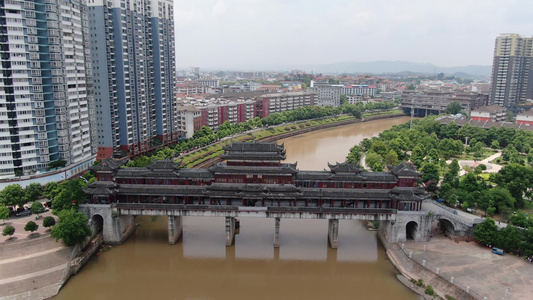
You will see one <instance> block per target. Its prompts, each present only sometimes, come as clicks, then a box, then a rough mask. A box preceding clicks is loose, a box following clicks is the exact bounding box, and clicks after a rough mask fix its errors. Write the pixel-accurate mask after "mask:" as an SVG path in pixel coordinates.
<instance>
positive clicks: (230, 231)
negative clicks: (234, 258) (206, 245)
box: [226, 217, 235, 247]
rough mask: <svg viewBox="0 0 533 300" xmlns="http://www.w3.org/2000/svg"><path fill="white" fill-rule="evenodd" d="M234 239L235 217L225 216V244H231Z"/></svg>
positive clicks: (228, 245)
mask: <svg viewBox="0 0 533 300" xmlns="http://www.w3.org/2000/svg"><path fill="white" fill-rule="evenodd" d="M234 241H235V217H226V246H227V247H230V246H233V242H234Z"/></svg>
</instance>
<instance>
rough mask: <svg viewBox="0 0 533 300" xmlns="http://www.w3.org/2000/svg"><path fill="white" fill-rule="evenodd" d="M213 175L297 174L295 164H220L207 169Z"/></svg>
mask: <svg viewBox="0 0 533 300" xmlns="http://www.w3.org/2000/svg"><path fill="white" fill-rule="evenodd" d="M209 171H211V172H213V173H215V174H238V175H249V174H297V173H298V169H296V164H285V163H284V164H281V165H280V166H228V165H227V164H226V163H225V162H220V163H217V164H215V165H214V166H212V167H211V168H209Z"/></svg>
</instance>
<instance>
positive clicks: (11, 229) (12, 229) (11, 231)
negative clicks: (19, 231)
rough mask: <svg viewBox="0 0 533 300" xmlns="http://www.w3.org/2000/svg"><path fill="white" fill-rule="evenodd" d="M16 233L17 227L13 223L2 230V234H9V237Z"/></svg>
mask: <svg viewBox="0 0 533 300" xmlns="http://www.w3.org/2000/svg"><path fill="white" fill-rule="evenodd" d="M14 233H15V227H13V226H11V225H7V226H6V227H4V230H2V235H3V236H6V235H9V238H11V236H12V235H13V234H14Z"/></svg>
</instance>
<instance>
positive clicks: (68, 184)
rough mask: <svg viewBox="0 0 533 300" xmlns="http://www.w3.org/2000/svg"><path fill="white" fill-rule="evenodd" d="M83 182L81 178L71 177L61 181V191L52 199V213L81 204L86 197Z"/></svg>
mask: <svg viewBox="0 0 533 300" xmlns="http://www.w3.org/2000/svg"><path fill="white" fill-rule="evenodd" d="M84 187H85V183H84V182H83V181H82V180H81V179H73V180H67V181H63V182H62V183H61V192H60V193H59V194H58V195H57V196H56V197H55V199H54V200H53V201H52V208H53V209H54V214H57V213H58V212H60V211H62V210H69V209H71V208H73V207H76V205H77V204H81V203H83V202H84V201H85V199H86V198H87V195H86V194H85V193H84V192H83V190H82V189H83V188H84Z"/></svg>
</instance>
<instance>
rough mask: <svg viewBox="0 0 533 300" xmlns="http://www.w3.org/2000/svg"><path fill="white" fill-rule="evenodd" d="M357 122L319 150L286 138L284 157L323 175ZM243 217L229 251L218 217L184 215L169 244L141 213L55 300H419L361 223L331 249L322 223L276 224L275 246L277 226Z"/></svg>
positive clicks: (162, 226)
mask: <svg viewBox="0 0 533 300" xmlns="http://www.w3.org/2000/svg"><path fill="white" fill-rule="evenodd" d="M394 122H398V121H395V120H384V121H380V124H379V125H380V126H383V124H382V123H387V124H388V125H387V126H388V127H390V126H392V124H394ZM403 122H405V121H403ZM400 123H402V122H400ZM361 125H362V124H356V125H350V126H349V127H350V128H349V129H344V127H343V128H337V130H335V129H334V130H328V133H327V134H326V137H327V140H328V141H329V142H327V143H335V145H334V146H333V147H332V145H327V147H326V145H324V147H323V145H322V144H323V143H322V142H320V139H322V138H324V136H322V135H319V136H321V137H316V136H315V135H311V137H307V138H305V137H304V138H302V137H297V138H293V139H288V140H285V141H284V142H285V146H286V148H287V157H288V159H287V160H288V161H296V160H298V161H299V164H298V167H299V168H300V169H319V170H320V169H323V168H325V167H327V164H326V162H327V161H329V162H335V161H339V162H340V161H344V157H345V156H346V155H347V153H348V149H349V148H350V147H351V146H353V145H354V144H356V143H358V142H356V141H355V140H356V139H359V138H360V139H362V138H361V137H360V136H358V133H357V132H363V133H361V136H364V134H368V133H364V132H365V131H369V130H368V129H365V130H363V129H362V128H360V127H361ZM365 126H368V124H365ZM388 127H387V128H388ZM381 130H383V129H381V127H379V128H378V129H375V131H374V134H376V133H379V132H380V131H381ZM346 132H351V133H352V135H346ZM337 133H338V135H340V136H341V137H344V138H334V136H336V135H337ZM309 139H312V140H314V139H317V140H316V141H309ZM330 139H331V140H330ZM343 139H349V140H350V142H346V143H344V142H342V140H343ZM302 144H304V145H307V146H303V145H302ZM311 145H313V146H311ZM306 147H308V150H309V151H310V152H314V153H315V154H314V156H313V155H307V154H306V153H307V152H305V151H304V150H305V148H306ZM310 147H314V148H312V149H311V148H310ZM291 149H292V150H291ZM293 151H296V152H300V154H298V155H297V154H294V152H293ZM324 151H326V152H324ZM317 155H318V157H317ZM335 155H337V156H335ZM240 221H241V228H240V230H239V234H238V235H237V236H236V238H235V246H233V247H226V246H225V232H224V219H223V218H201V217H196V218H195V217H187V218H184V219H183V226H184V231H183V235H182V238H181V239H180V240H179V241H178V243H177V244H176V245H172V246H171V245H168V244H167V243H168V238H167V218H166V217H137V219H136V222H137V223H138V224H139V226H138V227H137V230H136V231H135V233H134V234H133V235H132V236H131V237H130V238H129V239H128V240H127V242H126V243H125V244H124V245H120V246H114V247H113V248H112V249H111V250H110V251H108V252H102V253H100V254H99V255H97V256H95V257H94V258H93V259H92V260H91V261H90V262H89V263H88V264H87V265H86V266H85V267H84V268H83V269H82V270H81V272H80V273H79V274H78V275H76V276H74V277H73V278H71V279H70V280H69V282H68V283H67V284H66V286H65V287H64V288H63V289H62V290H61V292H60V293H59V295H58V296H57V297H56V298H55V299H103V300H105V299H231V300H235V299H400V300H403V299H406V300H407V299H409V300H414V299H416V296H415V295H414V294H412V293H411V292H410V291H408V290H407V289H406V288H405V287H404V286H403V285H402V284H400V283H399V282H398V281H397V280H396V278H395V276H394V274H395V270H394V268H393V267H392V265H391V264H390V263H389V262H388V261H387V259H386V255H385V252H384V249H383V248H382V247H381V245H380V244H379V241H378V239H377V237H376V234H375V232H371V231H367V230H366V229H365V226H364V224H363V223H361V222H359V221H347V220H341V221H340V224H339V245H338V249H337V250H334V249H331V248H329V247H328V244H327V227H328V226H327V221H325V220H292V219H282V220H281V227H280V234H281V237H280V243H281V247H280V248H277V249H276V248H274V247H273V242H274V220H272V219H261V218H257V219H256V218H241V219H240Z"/></svg>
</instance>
